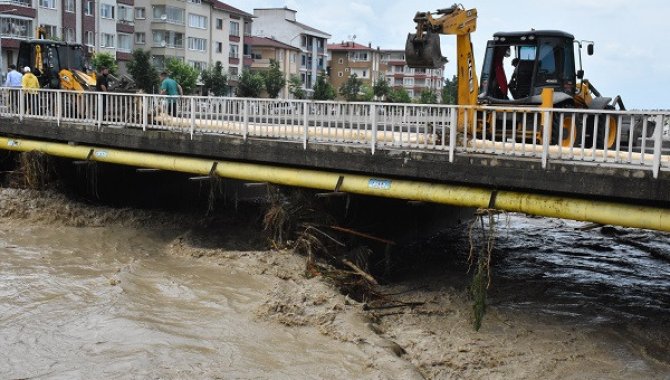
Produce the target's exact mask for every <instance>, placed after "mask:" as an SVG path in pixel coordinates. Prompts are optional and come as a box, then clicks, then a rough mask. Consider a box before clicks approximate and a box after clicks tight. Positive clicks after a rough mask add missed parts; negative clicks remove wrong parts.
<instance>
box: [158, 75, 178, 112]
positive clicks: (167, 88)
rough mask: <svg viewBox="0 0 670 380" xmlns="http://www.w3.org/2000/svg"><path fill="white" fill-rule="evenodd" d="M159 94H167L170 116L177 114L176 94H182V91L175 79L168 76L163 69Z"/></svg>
mask: <svg viewBox="0 0 670 380" xmlns="http://www.w3.org/2000/svg"><path fill="white" fill-rule="evenodd" d="M160 76H161V95H168V99H167V105H168V113H169V114H170V115H171V116H172V117H176V116H177V99H176V97H177V95H179V96H182V95H184V91H183V90H182V89H181V86H180V85H179V83H177V81H175V80H174V79H172V78H170V76H169V75H168V73H167V72H165V71H163V72H162V73H161V75H160Z"/></svg>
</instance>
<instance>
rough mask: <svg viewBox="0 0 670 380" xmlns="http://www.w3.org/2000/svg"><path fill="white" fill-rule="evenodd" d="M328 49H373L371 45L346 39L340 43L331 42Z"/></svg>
mask: <svg viewBox="0 0 670 380" xmlns="http://www.w3.org/2000/svg"><path fill="white" fill-rule="evenodd" d="M328 50H329V51H338V50H340V51H350V50H366V51H371V50H373V49H372V48H371V47H368V46H365V45H361V44H357V43H355V42H353V41H345V42H341V43H339V44H329V45H328Z"/></svg>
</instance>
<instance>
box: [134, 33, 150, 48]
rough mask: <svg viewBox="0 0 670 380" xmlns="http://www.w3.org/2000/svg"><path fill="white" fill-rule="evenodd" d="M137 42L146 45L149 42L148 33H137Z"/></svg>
mask: <svg viewBox="0 0 670 380" xmlns="http://www.w3.org/2000/svg"><path fill="white" fill-rule="evenodd" d="M135 43H136V44H138V45H144V44H146V43H147V35H146V34H144V33H135Z"/></svg>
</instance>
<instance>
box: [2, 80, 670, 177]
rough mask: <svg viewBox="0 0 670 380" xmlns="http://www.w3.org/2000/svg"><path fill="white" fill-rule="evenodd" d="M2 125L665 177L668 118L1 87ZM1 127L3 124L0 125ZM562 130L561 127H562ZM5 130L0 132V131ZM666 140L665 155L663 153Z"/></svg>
mask: <svg viewBox="0 0 670 380" xmlns="http://www.w3.org/2000/svg"><path fill="white" fill-rule="evenodd" d="M1 94H2V96H1V97H0V116H2V117H5V118H14V119H19V120H24V119H42V120H51V121H54V122H55V123H56V124H57V125H60V124H61V123H62V122H68V123H82V124H88V125H95V126H97V127H98V128H102V127H104V126H107V125H114V126H118V127H127V128H140V129H142V130H144V131H146V130H170V131H175V132H181V133H187V134H190V135H191V137H192V136H193V135H194V134H223V135H231V136H239V137H241V138H243V139H248V138H266V139H276V140H281V141H288V142H294V143H301V144H303V145H304V146H305V147H307V145H308V144H312V143H314V144H337V145H350V146H357V147H364V148H368V149H369V150H370V152H371V153H372V154H374V153H375V151H376V150H378V149H384V150H392V149H398V150H417V151H433V152H443V153H444V154H448V155H449V160H450V161H451V162H453V161H454V157H455V155H456V154H464V153H471V154H483V155H495V156H505V157H517V158H523V159H532V160H536V161H539V162H540V163H541V165H542V167H543V168H546V167H547V165H548V163H549V162H573V163H580V164H585V165H600V166H604V167H612V168H617V167H627V168H631V169H639V170H649V171H652V173H653V176H654V177H655V178H656V177H658V174H659V172H660V171H668V170H670V149H668V148H670V140H669V136H665V137H664V134H663V132H664V128H665V129H668V128H670V127H669V126H668V125H669V124H670V112H668V111H618V110H608V111H602V110H601V111H597V110H585V109H541V108H530V107H489V106H485V107H462V106H448V105H417V104H392V103H363V102H335V101H332V102H324V101H308V100H281V99H248V98H227V97H201V96H184V97H170V96H165V95H149V94H125V93H96V92H81V93H78V92H71V91H62V90H32V91H24V90H21V89H14V88H3V89H2V91H1ZM3 124H4V123H3ZM561 126H562V128H561ZM1 130H2V127H1V126H0V131H1ZM664 141H665V147H664Z"/></svg>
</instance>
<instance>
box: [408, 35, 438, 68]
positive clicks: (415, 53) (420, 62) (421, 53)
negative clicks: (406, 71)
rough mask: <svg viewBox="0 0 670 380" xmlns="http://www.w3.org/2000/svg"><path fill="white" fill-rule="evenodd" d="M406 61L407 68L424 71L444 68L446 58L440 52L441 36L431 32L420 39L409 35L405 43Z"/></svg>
mask: <svg viewBox="0 0 670 380" xmlns="http://www.w3.org/2000/svg"><path fill="white" fill-rule="evenodd" d="M405 60H406V61H407V66H409V67H414V68H424V69H437V68H440V67H442V65H443V64H444V62H445V58H444V57H443V56H442V51H441V50H440V36H439V35H438V34H434V33H431V32H429V31H427V32H425V33H424V34H423V37H421V38H418V37H417V36H416V34H413V33H409V34H408V35H407V42H406V43H405Z"/></svg>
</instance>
